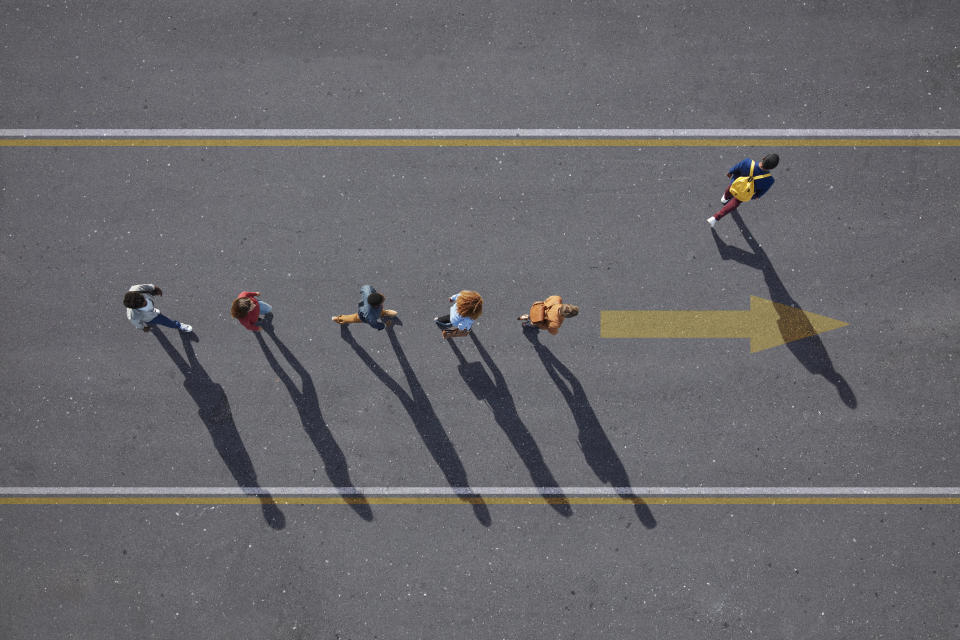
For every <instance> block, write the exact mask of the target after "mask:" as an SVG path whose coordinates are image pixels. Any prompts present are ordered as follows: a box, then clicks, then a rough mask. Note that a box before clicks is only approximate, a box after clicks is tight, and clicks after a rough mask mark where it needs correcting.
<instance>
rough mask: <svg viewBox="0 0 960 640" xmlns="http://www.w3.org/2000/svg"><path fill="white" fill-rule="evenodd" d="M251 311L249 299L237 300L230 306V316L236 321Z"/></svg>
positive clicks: (251, 306) (251, 304)
mask: <svg viewBox="0 0 960 640" xmlns="http://www.w3.org/2000/svg"><path fill="white" fill-rule="evenodd" d="M251 309H253V300H251V299H250V298H237V299H236V300H234V301H233V304H232V305H230V315H231V316H233V317H234V318H237V319H238V320H239V319H240V318H243V317H244V316H246V315H247V314H248V313H250V310H251Z"/></svg>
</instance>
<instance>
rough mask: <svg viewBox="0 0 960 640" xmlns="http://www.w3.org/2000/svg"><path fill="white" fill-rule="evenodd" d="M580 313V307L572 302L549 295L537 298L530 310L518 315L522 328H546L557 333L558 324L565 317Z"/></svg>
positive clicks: (560, 323) (552, 332)
mask: <svg viewBox="0 0 960 640" xmlns="http://www.w3.org/2000/svg"><path fill="white" fill-rule="evenodd" d="M578 313H580V307H578V306H576V305H573V304H564V302H563V298H561V297H560V296H550V297H549V298H547V299H546V300H538V301H537V302H534V303H533V305H531V307H530V312H529V313H525V314H523V315H522V316H520V317H518V318H517V320H519V321H520V322H522V323H523V326H524V328H528V327H529V328H533V329H538V330H539V329H546V330H547V331H549V332H550V335H554V336H555V335H557V333H559V331H560V325H562V324H563V321H564V319H565V318H572V317H574V316H575V315H577V314H578Z"/></svg>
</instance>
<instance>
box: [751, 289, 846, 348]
mask: <svg viewBox="0 0 960 640" xmlns="http://www.w3.org/2000/svg"><path fill="white" fill-rule="evenodd" d="M847 324H848V323H846V322H842V321H840V320H834V319H833V318H828V317H827V316H821V315H819V314H816V313H810V312H809V311H804V310H803V309H799V308H797V307H791V306H789V305H785V304H780V303H779V302H773V301H772V300H767V299H765V298H758V297H756V296H750V325H751V327H752V331H751V334H750V353H756V352H758V351H763V350H764V349H771V348H773V347H779V346H780V345H782V344H786V343H788V342H793V341H795V340H803V339H804V338H810V337H812V336H815V335H818V334H820V333H826V332H827V331H832V330H834V329H839V328H840V327H845V326H847Z"/></svg>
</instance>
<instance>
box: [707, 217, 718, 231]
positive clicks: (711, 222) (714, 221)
mask: <svg viewBox="0 0 960 640" xmlns="http://www.w3.org/2000/svg"><path fill="white" fill-rule="evenodd" d="M707 222H709V223H710V228H711V229H713V228H714V227H715V226H717V219H716V218H714V217H713V216H710V217H709V218H707Z"/></svg>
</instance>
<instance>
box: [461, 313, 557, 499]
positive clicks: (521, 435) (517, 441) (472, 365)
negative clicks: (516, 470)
mask: <svg viewBox="0 0 960 640" xmlns="http://www.w3.org/2000/svg"><path fill="white" fill-rule="evenodd" d="M470 338H471V339H472V340H473V344H474V346H476V348H477V352H478V353H479V354H480V357H481V358H482V359H483V362H484V363H486V365H487V367H488V368H489V369H490V372H491V373H492V374H493V378H492V379H491V378H490V376H489V375H488V374H487V372H486V370H485V369H484V367H483V363H480V362H467V359H466V358H465V357H464V356H463V352H461V351H460V347H458V346H457V344H456V339H455V338H454V339H450V340H447V343H448V344H449V345H450V348H451V349H452V350H453V352H454V354H456V356H457V360H459V361H460V364H459V365H458V366H457V370H458V371H459V372H460V375H461V376H462V377H463V380H464V382H466V383H467V386H468V387H469V388H470V390H471V391H473V395H475V396H476V397H477V399H478V400H484V401H486V403H487V404H488V405H489V406H490V409H491V410H492V411H493V417H494V419H495V420H496V421H497V424H498V425H500V428H501V429H503V432H504V433H505V434H506V436H507V438H509V439H510V443H511V444H512V445H513V448H514V449H516V450H517V454H518V455H519V456H520V459H521V460H523V463H524V464H525V465H526V466H527V470H528V471H529V472H530V477H531V479H532V480H533V482H534V485H535V486H536V487H537V489H539V490H540V495H542V496H543V499H544V501H545V502H547V503H548V504H549V505H550V506H552V507H553V508H554V509H555V510H556V511H557V512H558V513H559V514H560V515H562V516H565V517H569V516H572V515H573V509H572V508H571V507H570V502H569V501H568V500H567V497H566V496H565V495H564V494H563V491H562V490H561V489H560V486H559V485H558V484H557V481H556V480H555V479H554V477H553V474H552V473H551V472H550V468H549V467H547V463H546V462H545V461H544V459H543V454H541V453H540V447H539V446H537V443H536V441H535V440H534V439H533V436H532V435H531V434H530V430H529V429H527V425H525V424H523V420H521V419H520V414H519V413H517V406H516V404H515V403H514V401H513V396H512V395H511V394H510V389H508V388H507V383H506V380H505V379H504V377H503V374H502V373H501V372H500V369H499V367H497V365H496V363H495V362H494V361H493V358H491V357H490V354H489V353H487V350H486V349H484V348H483V345H482V344H481V343H480V340H479V339H478V338H477V335H476V334H475V333H473V332H471V333H470Z"/></svg>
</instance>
